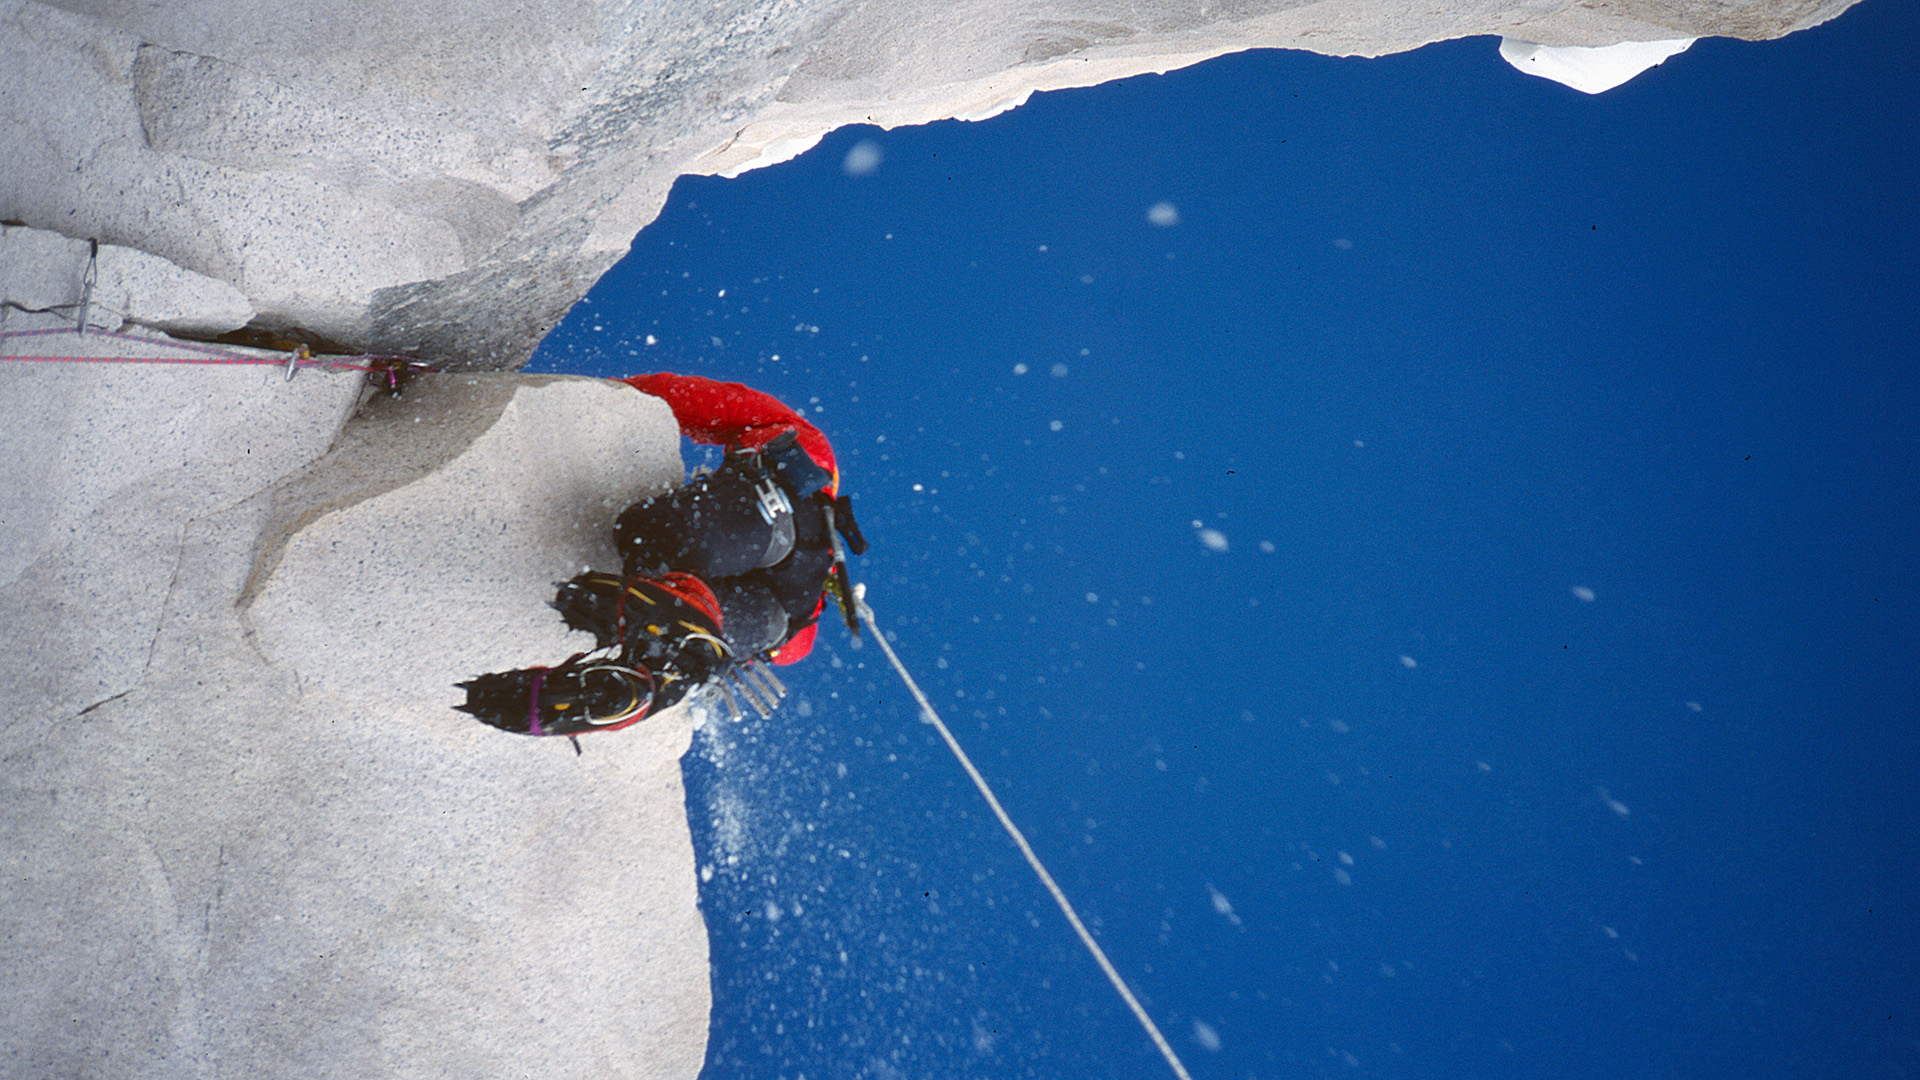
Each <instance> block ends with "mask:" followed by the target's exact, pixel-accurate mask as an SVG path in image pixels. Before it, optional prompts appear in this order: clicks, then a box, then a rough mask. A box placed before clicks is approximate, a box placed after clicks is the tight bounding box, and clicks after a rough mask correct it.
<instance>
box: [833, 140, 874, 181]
mask: <svg viewBox="0 0 1920 1080" xmlns="http://www.w3.org/2000/svg"><path fill="white" fill-rule="evenodd" d="M882 156H883V155H882V154H881V153H880V144H879V143H877V142H874V141H873V140H872V139H861V140H860V141H859V142H857V143H854V144H853V148H852V149H850V150H848V151H847V156H846V158H845V159H844V160H842V161H841V162H840V168H841V169H842V170H844V171H845V172H846V174H847V175H848V176H871V175H873V171H874V170H875V169H878V168H879V167H880V159H881V157H882Z"/></svg>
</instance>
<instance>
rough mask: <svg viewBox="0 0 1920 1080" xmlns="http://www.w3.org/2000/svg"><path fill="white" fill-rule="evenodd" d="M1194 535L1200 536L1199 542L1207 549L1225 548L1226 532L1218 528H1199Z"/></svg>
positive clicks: (1217, 549)
mask: <svg viewBox="0 0 1920 1080" xmlns="http://www.w3.org/2000/svg"><path fill="white" fill-rule="evenodd" d="M1194 535H1195V536H1197V537H1199V538H1200V542H1201V543H1202V544H1205V545H1206V547H1207V550H1208V551H1225V550H1227V534H1225V533H1223V532H1221V531H1220V530H1219V529H1201V530H1200V531H1199V532H1197V533H1195V534H1194Z"/></svg>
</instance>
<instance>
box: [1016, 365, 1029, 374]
mask: <svg viewBox="0 0 1920 1080" xmlns="http://www.w3.org/2000/svg"><path fill="white" fill-rule="evenodd" d="M1013 373H1014V374H1015V375H1025V374H1026V373H1027V365H1025V364H1015V365H1013Z"/></svg>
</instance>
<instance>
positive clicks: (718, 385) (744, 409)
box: [617, 371, 840, 496]
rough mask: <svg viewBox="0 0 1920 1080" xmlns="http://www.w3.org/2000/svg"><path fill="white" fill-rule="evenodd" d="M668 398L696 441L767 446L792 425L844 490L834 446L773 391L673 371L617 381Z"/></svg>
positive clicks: (830, 489) (833, 486)
mask: <svg viewBox="0 0 1920 1080" xmlns="http://www.w3.org/2000/svg"><path fill="white" fill-rule="evenodd" d="M617 381H619V382H623V383H626V384H627V385H628V386H631V387H633V388H634V389H635V390H639V391H641V392H643V393H648V394H652V395H653V396H654V397H657V398H659V399H660V400H662V401H664V402H666V403H667V404H668V405H670V406H672V408H673V419H674V421H675V422H676V423H678V424H679V425H680V434H682V435H685V436H686V437H687V438H689V439H692V440H693V441H694V442H697V443H707V444H709V445H712V446H724V447H727V448H728V449H730V450H732V449H738V450H752V449H754V448H755V447H760V446H765V445H766V444H767V443H770V442H772V441H773V440H774V438H775V437H777V436H778V435H779V434H780V433H781V432H783V431H785V430H787V429H788V428H792V429H794V430H795V431H796V432H798V433H799V435H800V448H801V449H802V450H805V451H806V452H807V456H808V457H810V458H812V459H813V463H814V464H816V465H818V466H820V467H821V468H823V469H825V470H827V475H828V476H830V477H832V478H833V479H832V480H831V481H830V482H829V483H828V484H827V494H828V495H829V496H832V495H836V494H838V493H839V491H840V470H839V469H838V468H837V467H835V465H834V463H833V447H832V446H831V445H830V444H829V443H828V442H827V437H826V436H825V435H822V434H820V429H819V428H817V427H814V426H813V425H812V424H809V423H807V420H806V417H804V416H801V415H800V414H799V413H797V412H794V411H793V410H792V409H790V408H788V407H787V406H786V405H784V404H782V403H781V401H780V399H779V398H776V397H774V396H773V395H772V394H765V393H761V392H760V391H758V390H755V389H753V388H752V387H750V386H742V385H741V384H739V383H737V382H715V381H714V380H712V379H703V378H701V377H700V376H698V375H675V374H673V373H672V372H670V371H661V372H656V373H654V374H652V375H632V376H629V377H627V378H624V379H619V380H617Z"/></svg>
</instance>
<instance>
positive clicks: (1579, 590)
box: [1573, 585, 1594, 604]
mask: <svg viewBox="0 0 1920 1080" xmlns="http://www.w3.org/2000/svg"><path fill="white" fill-rule="evenodd" d="M1573 595H1575V596H1577V597H1579V598H1580V599H1582V600H1585V601H1586V602H1587V603H1589V604H1591V603H1593V597H1594V591H1593V590H1592V589H1589V588H1587V587H1586V586H1585V585H1575V586H1574V587H1573Z"/></svg>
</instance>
